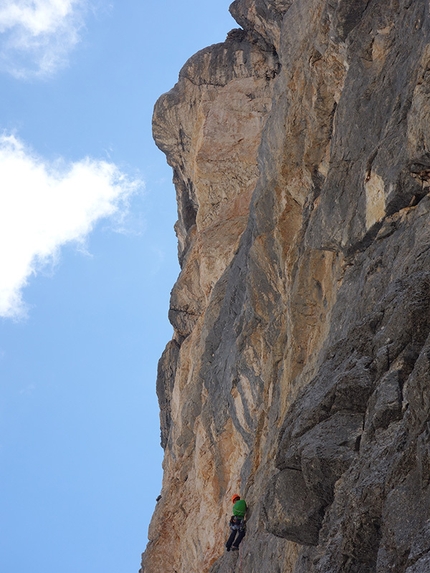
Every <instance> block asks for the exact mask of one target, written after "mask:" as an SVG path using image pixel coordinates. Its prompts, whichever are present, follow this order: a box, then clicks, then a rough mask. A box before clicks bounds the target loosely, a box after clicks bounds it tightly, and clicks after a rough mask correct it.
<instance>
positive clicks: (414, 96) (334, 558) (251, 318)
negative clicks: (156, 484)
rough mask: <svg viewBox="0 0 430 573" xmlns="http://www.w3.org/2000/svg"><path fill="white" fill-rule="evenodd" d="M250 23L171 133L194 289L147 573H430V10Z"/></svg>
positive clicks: (282, 13) (168, 373)
mask: <svg viewBox="0 0 430 573" xmlns="http://www.w3.org/2000/svg"><path fill="white" fill-rule="evenodd" d="M230 11H231V13H232V15H233V16H234V18H235V19H236V21H237V22H238V24H239V25H240V26H241V29H240V30H233V31H232V32H231V33H230V34H229V35H228V37H227V39H226V41H225V42H224V43H222V44H217V45H214V46H211V47H209V48H206V49H205V50H202V51H201V52H199V53H198V54H196V55H195V56H193V57H192V58H191V59H190V60H189V61H188V62H187V63H186V64H185V66H184V68H183V69H182V70H181V72H180V76H179V81H178V83H177V84H176V86H175V87H174V88H173V89H172V90H171V91H170V92H169V93H167V94H165V95H164V96H162V97H161V98H160V100H159V101H158V102H157V104H156V107H155V113H154V124H153V126H154V137H155V141H156V143H157V145H158V146H159V147H160V148H161V149H162V150H163V151H164V152H165V154H166V157H167V160H168V162H169V164H170V165H171V166H172V168H173V172H174V183H175V187H176V193H177V201H178V213H179V217H178V223H177V226H176V232H177V235H178V241H179V259H180V262H181V274H180V276H179V279H178V281H177V283H176V285H175V286H174V288H173V291H172V297H171V307H170V314H169V316H170V320H171V322H172V324H173V326H174V332H175V334H174V338H173V340H172V341H171V342H169V343H168V345H167V348H166V350H165V352H164V354H163V356H162V358H161V360H160V363H159V372H158V380H157V393H158V396H159V402H160V411H161V429H162V445H163V447H164V448H165V458H164V478H163V489H162V497H161V499H160V501H159V502H158V504H157V508H156V511H155V513H154V516H153V519H152V522H151V526H150V531H149V539H150V541H149V544H148V546H147V549H146V551H145V553H144V555H143V561H142V570H141V571H142V573H160V572H163V573H209V572H211V573H227V572H229V573H230V572H232V571H235V572H237V573H238V572H240V573H305V572H306V573H372V572H375V573H386V572H389V571H393V572H395V573H425V572H428V571H430V337H429V334H430V197H429V185H430V183H429V182H430V13H429V11H430V8H429V3H428V1H427V0H235V2H233V4H232V5H231V7H230ZM235 491H238V492H239V493H240V494H242V495H243V496H244V497H245V498H246V500H247V502H248V504H249V506H250V511H249V514H248V531H247V535H246V537H245V540H244V541H243V543H242V545H241V550H240V552H239V555H238V554H237V553H225V550H224V542H225V539H226V537H227V535H228V525H227V522H228V516H229V512H230V509H231V508H230V496H231V494H232V493H233V492H235Z"/></svg>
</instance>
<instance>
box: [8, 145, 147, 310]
mask: <svg viewBox="0 0 430 573" xmlns="http://www.w3.org/2000/svg"><path fill="white" fill-rule="evenodd" d="M141 186H142V183H141V182H140V181H137V180H130V179H128V178H127V177H126V175H124V174H123V173H122V172H121V171H120V170H119V169H118V168H117V167H116V166H115V165H114V164H112V163H107V162H105V161H95V160H93V159H90V158H86V159H83V160H82V161H79V162H76V163H72V164H66V163H65V162H64V161H63V160H58V161H57V162H55V164H52V163H48V162H46V161H44V160H43V159H42V158H41V157H38V156H37V155H36V154H35V153H34V152H32V151H31V150H30V149H28V148H27V147H26V146H25V145H24V144H23V143H22V142H21V141H20V140H19V139H18V138H16V137H15V136H14V135H2V136H0V316H3V317H12V318H18V317H20V316H22V315H23V314H25V304H24V303H23V300H22V289H23V287H24V286H25V285H26V284H27V282H28V280H29V278H30V276H31V275H34V274H36V273H37V272H38V271H40V270H41V268H42V267H44V266H45V265H47V264H52V262H53V261H54V262H55V259H56V257H58V254H59V251H60V248H61V246H62V245H64V244H66V243H70V242H72V241H77V242H81V243H82V242H84V241H85V238H86V237H87V235H88V234H89V233H90V232H91V230H92V229H93V227H94V225H95V223H96V222H97V221H98V220H100V219H101V218H103V217H111V216H112V215H115V214H118V213H121V209H122V208H124V206H125V205H126V203H127V199H128V198H129V197H130V195H131V193H133V192H134V191H136V190H137V189H139V188H141Z"/></svg>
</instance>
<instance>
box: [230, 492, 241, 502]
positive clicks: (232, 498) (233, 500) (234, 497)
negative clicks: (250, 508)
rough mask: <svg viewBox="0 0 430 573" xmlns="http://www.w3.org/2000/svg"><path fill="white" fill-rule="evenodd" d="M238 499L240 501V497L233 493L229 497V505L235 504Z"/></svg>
mask: <svg viewBox="0 0 430 573" xmlns="http://www.w3.org/2000/svg"><path fill="white" fill-rule="evenodd" d="M238 499H240V495H238V494H237V493H234V494H233V495H232V496H231V503H235V502H236V501H237V500H238Z"/></svg>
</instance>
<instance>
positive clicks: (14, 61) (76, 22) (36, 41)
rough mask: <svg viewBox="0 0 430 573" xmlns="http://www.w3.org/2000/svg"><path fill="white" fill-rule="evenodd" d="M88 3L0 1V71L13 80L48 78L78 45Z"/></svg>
mask: <svg viewBox="0 0 430 573" xmlns="http://www.w3.org/2000/svg"><path fill="white" fill-rule="evenodd" d="M89 2H90V0H1V2H0V69H1V70H3V71H7V72H9V73H11V74H12V75H14V76H15V77H20V78H23V77H24V78H25V77H29V76H47V75H51V74H52V73H53V72H55V71H56V70H57V69H58V68H59V67H61V66H63V65H64V64H65V63H66V62H67V57H68V55H69V53H70V51H71V50H72V49H73V48H74V47H75V45H76V44H77V42H78V41H79V33H80V30H81V28H82V26H83V23H84V15H85V13H86V11H87V9H88V6H89Z"/></svg>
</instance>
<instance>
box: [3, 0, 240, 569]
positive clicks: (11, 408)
mask: <svg viewBox="0 0 430 573" xmlns="http://www.w3.org/2000/svg"><path fill="white" fill-rule="evenodd" d="M228 6H229V1H224V0H217V2H213V1H212V0H186V1H183V2H177V0H176V1H173V0H156V1H155V0H154V1H148V0H121V2H120V1H119V0H115V1H103V0H33V1H30V2H28V1H24V0H11V1H9V0H3V1H2V2H1V3H0V90H1V94H2V98H1V103H0V182H1V185H0V243H1V246H0V490H1V496H0V531H1V532H2V533H1V535H0V571H2V572H4V573H26V572H27V571H30V570H31V571H33V572H35V573H54V572H55V573H57V572H58V570H61V571H62V573H72V572H73V573H76V572H79V573H125V572H127V571H132V572H136V571H137V570H138V568H139V565H140V553H141V551H143V550H144V548H145V545H146V541H147V528H148V524H149V520H150V517H151V514H152V511H153V508H154V504H155V498H156V496H157V495H158V493H159V491H160V487H161V461H162V451H161V449H160V447H159V422H158V406H157V402H156V396H155V377H156V366H157V361H158V358H159V356H160V354H161V352H162V350H163V348H164V345H165V344H166V342H167V341H168V340H169V339H170V337H171V334H172V329H171V326H170V325H169V324H168V321H167V310H168V300H169V292H170V289H171V287H172V285H173V283H174V281H175V279H176V276H177V274H178V265H177V261H176V239H175V236H174V232H173V224H174V222H175V219H176V204H175V193H174V189H173V186H172V184H171V172H170V169H169V168H168V167H167V165H166V163H165V159H164V156H163V155H162V154H161V152H159V151H158V150H157V149H156V147H155V145H154V144H153V142H152V137H151V114H152V108H153V105H154V103H155V100H156V99H157V97H158V96H159V95H160V94H161V93H163V92H165V91H167V90H168V89H170V88H171V87H172V86H173V84H174V83H175V82H176V79H177V75H178V72H179V69H180V68H181V66H182V65H183V64H184V63H185V61H186V59H187V58H188V57H189V56H191V55H192V54H193V53H195V52H196V51H197V50H198V49H200V48H203V47H205V46H207V45H210V44H212V43H215V42H219V41H223V40H224V38H225V36H226V33H227V32H228V31H229V30H230V29H231V28H233V27H235V23H234V21H233V20H232V18H231V17H230V15H229V13H228Z"/></svg>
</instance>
